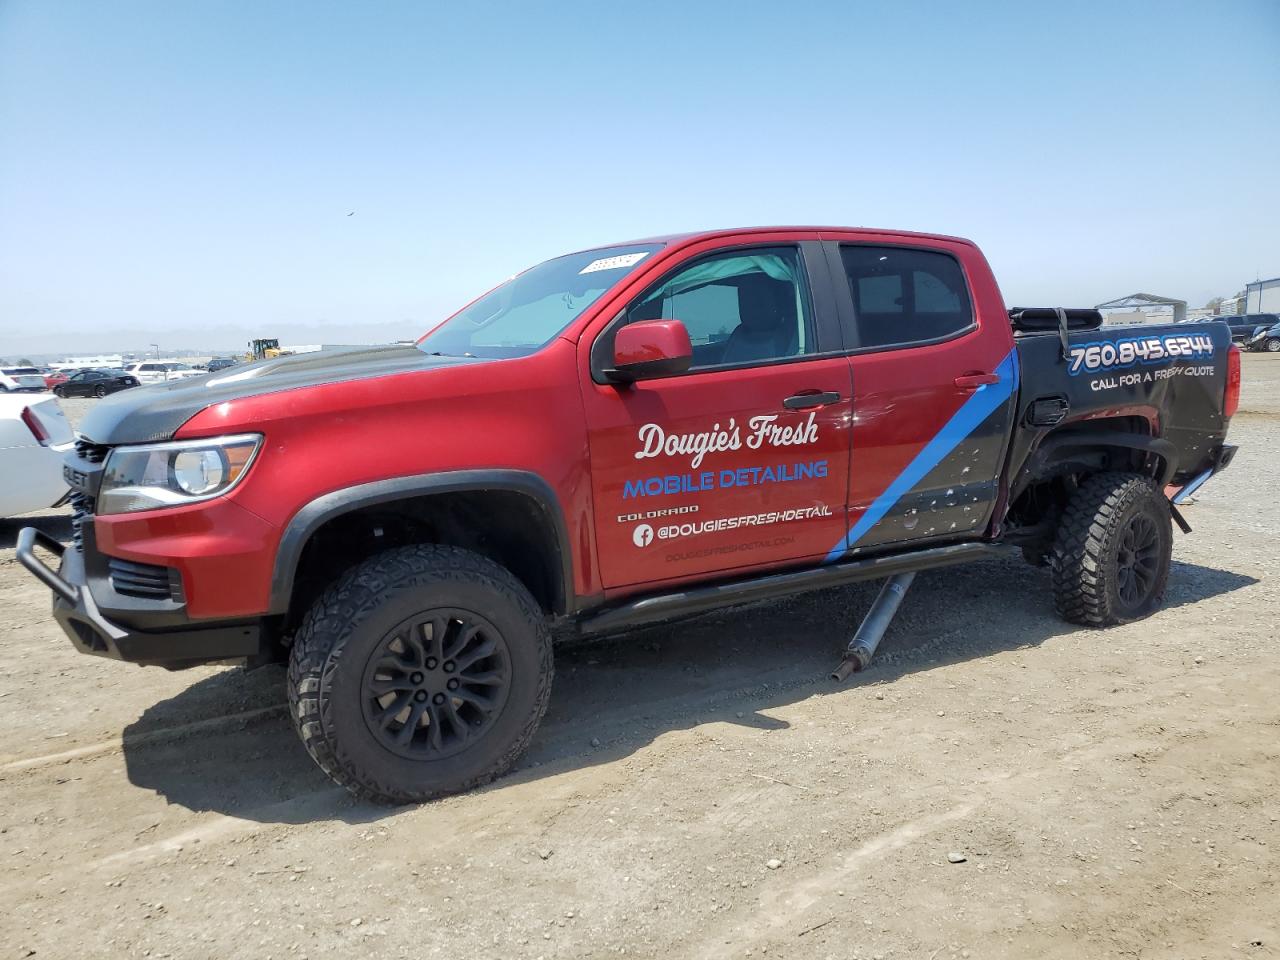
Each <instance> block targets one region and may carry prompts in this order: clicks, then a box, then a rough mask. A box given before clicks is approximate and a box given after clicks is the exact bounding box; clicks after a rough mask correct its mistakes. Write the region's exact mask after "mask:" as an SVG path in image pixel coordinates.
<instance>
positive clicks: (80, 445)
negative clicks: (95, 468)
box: [76, 437, 111, 463]
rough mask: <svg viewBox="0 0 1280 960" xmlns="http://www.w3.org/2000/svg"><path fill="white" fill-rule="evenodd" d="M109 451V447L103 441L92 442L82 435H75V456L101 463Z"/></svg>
mask: <svg viewBox="0 0 1280 960" xmlns="http://www.w3.org/2000/svg"><path fill="white" fill-rule="evenodd" d="M110 452H111V448H110V447H108V446H107V445H106V444H105V443H94V442H93V441H92V440H86V439H85V438H84V437H76V456H79V457H83V458H84V459H85V460H88V461H89V462H90V463H101V462H102V461H103V460H105V459H107V454H108V453H110Z"/></svg>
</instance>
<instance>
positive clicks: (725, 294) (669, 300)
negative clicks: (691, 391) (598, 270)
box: [625, 247, 814, 369]
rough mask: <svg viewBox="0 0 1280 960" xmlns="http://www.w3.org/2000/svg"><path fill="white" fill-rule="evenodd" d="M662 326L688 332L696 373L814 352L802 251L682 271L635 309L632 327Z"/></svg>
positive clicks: (630, 314) (713, 261)
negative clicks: (677, 324) (675, 324)
mask: <svg viewBox="0 0 1280 960" xmlns="http://www.w3.org/2000/svg"><path fill="white" fill-rule="evenodd" d="M659 319H663V320H671V319H675V320H679V321H681V322H682V323H683V324H684V325H685V327H686V328H687V329H688V331H689V339H690V340H691V341H692V343H693V365H692V367H693V369H698V368H702V367H716V366H723V365H730V364H734V365H737V364H759V363H768V362H770V361H773V360H784V359H786V358H788V357H798V356H803V355H805V354H809V353H813V352H814V333H813V310H812V307H811V306H810V299H809V289H808V284H807V283H806V281H805V277H804V269H803V267H802V264H801V260H800V254H799V251H798V250H797V249H796V248H795V247H768V248H753V249H750V250H735V251H732V252H727V253H723V254H716V255H714V256H709V257H704V258H702V259H700V260H698V261H696V262H695V263H693V264H690V265H689V266H686V267H684V268H682V269H680V270H679V271H677V272H676V273H675V274H673V275H671V276H669V277H667V278H666V279H664V280H662V281H661V282H660V283H659V284H658V285H657V286H656V287H654V288H652V289H650V290H649V291H648V292H647V293H646V294H644V295H642V296H641V297H640V299H639V300H637V301H636V302H635V303H633V304H632V305H631V306H630V307H629V308H628V310H627V313H626V318H625V322H626V323H635V322H637V321H640V320H659Z"/></svg>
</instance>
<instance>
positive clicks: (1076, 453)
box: [1012, 418, 1178, 498]
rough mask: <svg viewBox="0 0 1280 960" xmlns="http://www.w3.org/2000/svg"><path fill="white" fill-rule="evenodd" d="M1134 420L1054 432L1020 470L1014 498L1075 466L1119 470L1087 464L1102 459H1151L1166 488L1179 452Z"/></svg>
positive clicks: (1100, 422) (1099, 422) (1077, 425)
mask: <svg viewBox="0 0 1280 960" xmlns="http://www.w3.org/2000/svg"><path fill="white" fill-rule="evenodd" d="M1133 420H1134V418H1116V419H1106V420H1088V421H1074V422H1068V423H1064V424H1062V425H1061V426H1060V427H1058V428H1056V429H1054V430H1052V431H1051V432H1049V433H1048V434H1046V435H1045V436H1044V437H1043V438H1042V439H1041V440H1040V442H1039V443H1038V444H1037V445H1036V447H1035V449H1034V450H1033V451H1032V452H1031V454H1030V455H1029V456H1028V457H1027V459H1026V461H1025V462H1024V464H1023V465H1022V469H1021V470H1019V472H1018V478H1017V481H1016V483H1015V487H1014V490H1013V491H1012V493H1013V497H1015V498H1016V497H1017V496H1018V495H1019V494H1021V493H1022V492H1023V491H1025V490H1026V489H1027V487H1029V486H1031V485H1033V484H1035V483H1037V482H1040V481H1042V480H1045V479H1046V478H1049V477H1052V476H1053V475H1054V474H1055V473H1056V472H1058V471H1059V470H1060V469H1061V468H1062V467H1063V466H1064V465H1068V464H1071V463H1073V462H1081V463H1085V464H1086V465H1088V466H1092V467H1093V469H1092V471H1090V472H1100V471H1102V470H1108V469H1116V466H1115V464H1113V463H1101V464H1098V465H1096V466H1094V465H1092V464H1087V460H1089V459H1095V458H1098V457H1099V456H1105V457H1108V458H1109V459H1112V460H1114V459H1117V455H1119V456H1120V457H1127V458H1128V459H1130V460H1132V459H1133V455H1134V454H1147V455H1149V457H1150V458H1151V464H1150V469H1149V472H1150V475H1151V477H1152V479H1154V480H1155V481H1156V482H1157V483H1158V484H1159V485H1160V486H1161V487H1163V486H1165V485H1166V484H1168V483H1169V482H1170V480H1172V479H1173V475H1174V474H1175V473H1176V472H1177V469H1178V448H1177V447H1176V446H1174V444H1173V443H1171V442H1170V441H1168V440H1165V439H1164V438H1162V437H1159V436H1155V435H1153V434H1151V433H1149V432H1147V431H1146V429H1145V428H1147V424H1146V422H1145V421H1143V422H1142V425H1141V427H1139V426H1138V425H1136V424H1135V423H1134V422H1133Z"/></svg>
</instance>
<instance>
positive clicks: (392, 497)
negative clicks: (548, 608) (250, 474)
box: [267, 469, 577, 614]
mask: <svg viewBox="0 0 1280 960" xmlns="http://www.w3.org/2000/svg"><path fill="white" fill-rule="evenodd" d="M485 490H501V491H507V492H512V493H520V494H523V495H525V496H527V497H528V498H529V499H531V500H532V501H534V503H536V504H537V506H538V507H539V508H540V510H541V511H542V514H543V519H544V520H545V521H546V523H547V525H548V527H549V528H550V529H551V531H552V533H553V538H554V542H553V546H554V548H555V552H556V556H555V557H552V558H551V561H552V569H553V570H556V571H557V572H558V576H559V583H558V584H557V587H558V589H557V590H556V605H555V606H556V610H555V612H556V613H561V614H566V613H572V612H574V611H575V609H576V602H577V601H576V597H575V595H574V589H573V583H574V581H573V550H572V546H571V541H570V539H569V531H568V528H567V527H566V525H565V521H564V511H563V510H561V509H560V505H559V501H558V499H557V498H556V495H555V491H554V490H552V489H551V485H550V484H549V483H547V481H545V480H543V479H542V477H540V476H538V475H537V474H536V473H530V472H528V471H526V470H498V469H492V470H456V471H449V472H446V473H425V474H415V475H411V476H407V477H392V478H391V479H388V480H374V481H372V482H370V483H361V484H357V485H356V486H353V487H343V488H340V489H338V490H332V491H330V492H329V493H326V494H323V495H322V496H319V497H317V498H316V499H314V500H312V501H311V502H310V503H307V504H305V505H304V506H303V507H302V509H300V510H299V511H298V512H297V513H295V514H294V515H293V518H292V519H290V520H289V522H288V523H287V524H286V525H285V528H284V533H283V534H282V535H281V537H280V543H279V546H278V547H277V548H276V557H275V565H274V567H273V569H272V574H271V602H270V605H269V607H268V608H267V612H268V613H269V614H283V613H287V612H288V610H289V600H290V598H291V597H292V594H293V580H294V573H295V571H296V570H297V569H298V562H299V561H300V560H301V559H302V551H303V548H304V547H305V546H306V545H307V542H308V541H309V540H310V539H311V537H312V536H313V535H314V534H315V532H316V531H317V530H319V529H320V528H321V527H322V526H324V525H325V524H326V523H328V522H329V521H330V520H333V519H334V518H336V517H340V516H342V515H343V514H345V513H351V512H352V511H354V510H360V509H363V508H364V507H370V506H375V505H377V504H380V503H394V502H395V501H397V500H408V499H411V498H414V497H421V496H431V495H432V494H440V493H462V492H467V491H471V492H474V491H485Z"/></svg>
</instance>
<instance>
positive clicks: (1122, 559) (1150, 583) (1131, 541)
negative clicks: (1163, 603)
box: [1116, 513, 1160, 610]
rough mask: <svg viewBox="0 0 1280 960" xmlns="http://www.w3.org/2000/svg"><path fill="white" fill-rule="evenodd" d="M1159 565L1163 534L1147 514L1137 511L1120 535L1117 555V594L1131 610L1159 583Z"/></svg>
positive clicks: (1149, 596) (1136, 607) (1140, 605)
mask: <svg viewBox="0 0 1280 960" xmlns="http://www.w3.org/2000/svg"><path fill="white" fill-rule="evenodd" d="M1159 567H1160V533H1159V530H1158V529H1157V527H1156V522H1155V520H1153V519H1152V518H1151V516H1150V515H1149V514H1146V513H1135V514H1134V515H1133V516H1132V517H1130V518H1129V522H1128V523H1127V524H1126V525H1125V528H1124V530H1123V531H1122V532H1121V534H1120V542H1119V544H1118V550H1117V554H1116V579H1117V584H1116V586H1117V593H1119V595H1120V602H1121V603H1122V604H1124V606H1125V607H1126V608H1127V609H1129V610H1138V609H1140V608H1141V607H1142V606H1143V605H1144V604H1145V603H1146V602H1147V601H1148V600H1150V599H1151V593H1152V591H1153V589H1154V588H1155V585H1156V580H1157V578H1158V575H1159Z"/></svg>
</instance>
